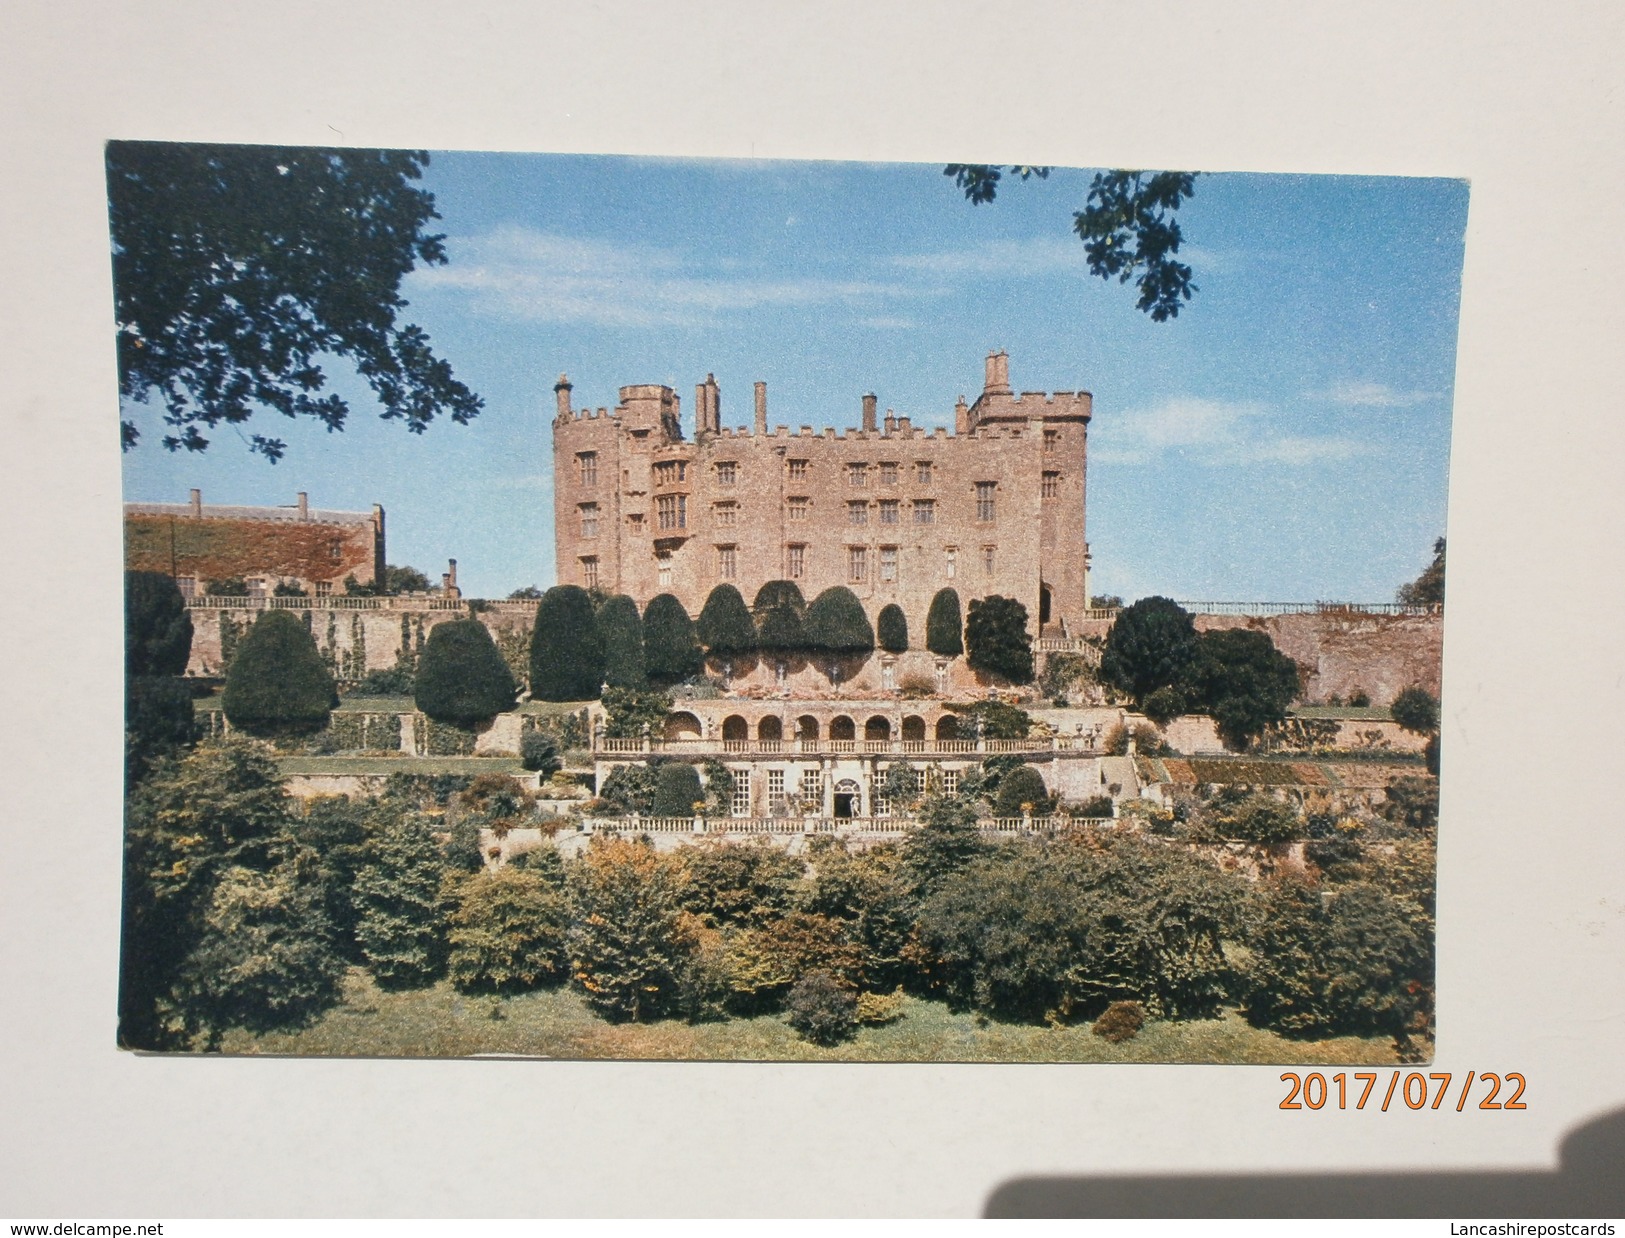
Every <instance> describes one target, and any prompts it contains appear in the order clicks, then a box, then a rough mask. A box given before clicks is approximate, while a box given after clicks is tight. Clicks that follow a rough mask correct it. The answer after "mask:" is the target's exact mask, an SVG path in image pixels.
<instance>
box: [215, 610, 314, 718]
mask: <svg viewBox="0 0 1625 1238" xmlns="http://www.w3.org/2000/svg"><path fill="white" fill-rule="evenodd" d="M220 703H221V707H222V708H223V709H224V710H225V712H226V718H227V719H228V720H229V721H230V723H231V725H232V726H234V727H237V728H238V729H240V730H243V731H247V732H248V733H249V734H251V735H278V734H301V733H304V732H309V731H319V730H321V729H322V727H324V726H325V725H327V718H328V714H329V713H330V712H331V711H332V709H333V708H334V707H335V706H336V705H337V704H338V703H339V702H338V694H337V693H336V692H335V691H334V690H333V676H332V674H331V673H330V672H329V671H328V669H327V664H326V663H325V662H323V661H322V655H321V654H320V653H319V652H317V649H316V642H315V641H314V640H313V639H312V638H311V635H310V632H309V630H308V629H307V628H306V627H305V625H304V624H303V623H301V622H299V620H298V619H296V618H295V617H294V616H293V614H292V612H290V611H286V610H268V611H266V612H265V613H264V614H262V615H261V616H260V617H259V619H258V620H257V621H256V622H255V624H254V626H253V627H252V628H250V629H249V631H248V635H247V636H245V637H243V641H242V644H240V645H239V646H238V647H237V655H236V657H235V658H233V659H232V663H231V670H230V672H229V673H228V674H227V675H226V689H225V692H224V693H223V694H222V695H221V698H220Z"/></svg>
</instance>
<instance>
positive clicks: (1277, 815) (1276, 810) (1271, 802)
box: [1209, 791, 1308, 843]
mask: <svg viewBox="0 0 1625 1238" xmlns="http://www.w3.org/2000/svg"><path fill="white" fill-rule="evenodd" d="M1209 816H1210V819H1211V821H1212V823H1213V826H1214V828H1215V829H1216V830H1218V832H1219V835H1220V836H1221V837H1223V838H1234V839H1237V840H1239V841H1241V842H1249V843H1284V842H1291V841H1292V840H1293V839H1295V838H1302V837H1303V836H1304V834H1305V833H1306V832H1307V830H1308V823H1307V822H1305V821H1304V819H1303V817H1302V816H1301V815H1300V814H1299V813H1298V811H1297V810H1296V809H1295V808H1293V807H1292V806H1291V805H1290V804H1283V803H1282V802H1281V801H1280V800H1278V799H1276V798H1275V797H1274V796H1273V795H1266V794H1264V793H1263V792H1261V791H1260V792H1256V793H1254V794H1252V795H1249V796H1247V797H1245V798H1244V799H1241V800H1238V801H1236V802H1234V803H1232V804H1226V805H1222V806H1219V807H1217V808H1215V810H1214V811H1213V812H1212V813H1210V814H1209Z"/></svg>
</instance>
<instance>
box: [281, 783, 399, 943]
mask: <svg viewBox="0 0 1625 1238" xmlns="http://www.w3.org/2000/svg"><path fill="white" fill-rule="evenodd" d="M380 811H384V810H382V809H381V806H380V803H379V801H377V800H371V801H357V800H352V799H347V798H345V797H344V796H337V795H333V796H328V795H323V796H318V797H316V798H315V799H313V800H310V801H308V802H307V804H306V807H305V811H304V814H303V815H302V816H300V815H295V816H293V817H292V819H291V822H290V825H289V832H290V834H291V835H292V837H293V839H294V841H295V842H296V843H297V844H298V845H299V846H300V847H301V848H302V849H303V856H304V859H305V862H306V864H305V866H306V870H307V872H308V874H309V876H310V877H311V878H312V879H313V880H314V881H315V882H316V883H317V884H318V886H319V887H320V889H321V897H322V913H323V915H324V916H326V918H327V923H328V925H329V927H330V928H331V929H332V931H333V948H334V949H335V950H337V951H338V952H339V954H340V955H341V956H343V957H344V958H345V959H347V960H348V961H349V962H351V963H361V962H364V961H365V960H364V959H363V958H362V954H361V948H360V947H359V946H358V945H357V944H356V939H355V929H356V920H357V911H356V905H355V878H356V874H357V873H358V872H360V871H361V866H362V865H363V864H365V863H366V862H367V847H368V842H369V837H370V832H371V820H372V818H373V817H374V816H375V815H376V814H378V813H379V812H380Z"/></svg>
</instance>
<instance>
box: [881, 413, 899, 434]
mask: <svg viewBox="0 0 1625 1238" xmlns="http://www.w3.org/2000/svg"><path fill="white" fill-rule="evenodd" d="M883 424H884V425H885V427H886V433H887V434H895V433H897V417H896V415H895V414H893V412H892V411H891V409H889V408H888V409H887V410H886V420H885V422H884V423H883Z"/></svg>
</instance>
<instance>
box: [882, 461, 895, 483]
mask: <svg viewBox="0 0 1625 1238" xmlns="http://www.w3.org/2000/svg"><path fill="white" fill-rule="evenodd" d="M880 484H881V485H882V486H895V485H896V484H897V461H895V460H882V461H881V462H880Z"/></svg>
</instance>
